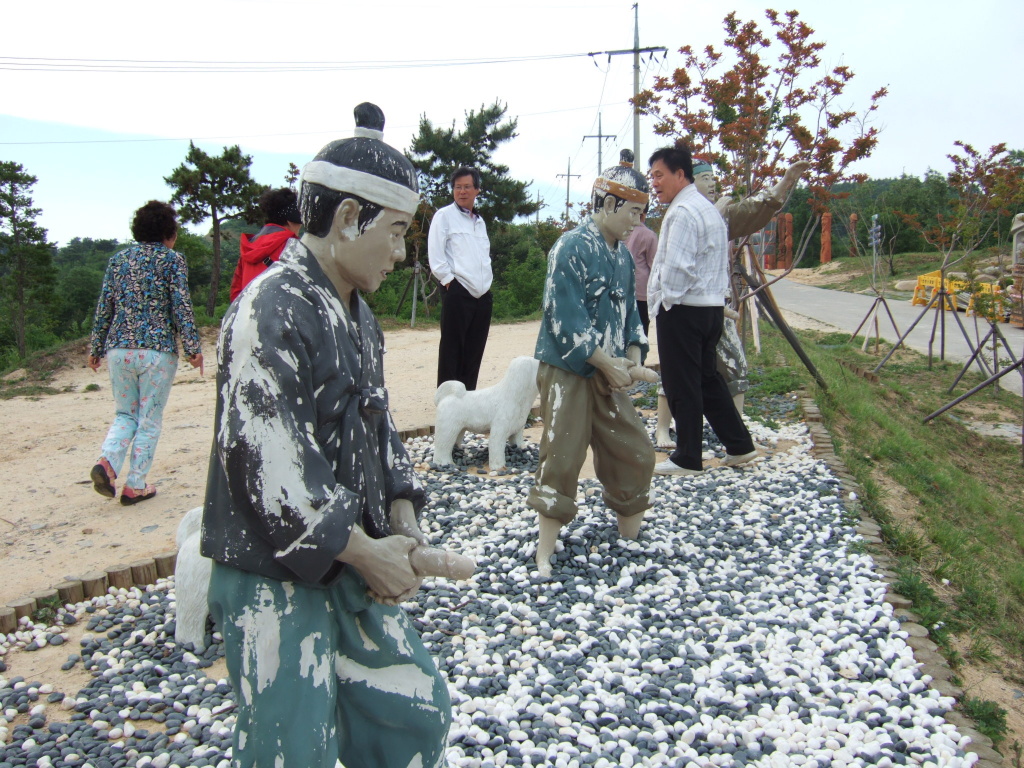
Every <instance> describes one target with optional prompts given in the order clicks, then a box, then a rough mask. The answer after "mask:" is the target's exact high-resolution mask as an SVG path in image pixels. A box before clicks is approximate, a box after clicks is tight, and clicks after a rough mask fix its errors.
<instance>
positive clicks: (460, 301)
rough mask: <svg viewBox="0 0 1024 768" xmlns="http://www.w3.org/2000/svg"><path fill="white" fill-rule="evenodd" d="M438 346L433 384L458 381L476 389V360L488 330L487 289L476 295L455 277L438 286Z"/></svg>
mask: <svg viewBox="0 0 1024 768" xmlns="http://www.w3.org/2000/svg"><path fill="white" fill-rule="evenodd" d="M441 296H442V298H441V345H440V347H439V349H438V352H437V384H438V386H440V385H441V382H444V381H451V380H453V379H454V380H456V381H461V382H462V383H463V384H465V385H466V389H467V390H471V389H476V380H477V377H478V376H479V375H480V361H481V360H483V358H484V347H486V346H487V333H488V332H489V331H490V329H491V309H492V305H493V303H494V298H493V297H492V296H491V292H490V291H488V292H487V293H485V294H484V295H483V296H481V297H480V298H474V296H473V294H471V293H470V292H469V291H467V290H466V288H465V286H463V285H462V283H460V282H459V281H458V280H456V279H453V280H452V281H451V282H450V283H448V288H447V289H445V288H442V289H441Z"/></svg>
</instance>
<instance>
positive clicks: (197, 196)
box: [164, 142, 266, 316]
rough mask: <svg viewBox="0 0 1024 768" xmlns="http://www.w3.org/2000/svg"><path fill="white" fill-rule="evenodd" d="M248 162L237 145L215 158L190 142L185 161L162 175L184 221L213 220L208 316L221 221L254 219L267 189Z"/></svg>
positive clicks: (218, 263)
mask: <svg viewBox="0 0 1024 768" xmlns="http://www.w3.org/2000/svg"><path fill="white" fill-rule="evenodd" d="M251 165H252V156H250V155H244V154H242V150H241V148H240V147H239V146H238V145H237V144H236V145H235V146H233V147H224V151H223V152H222V153H221V155H220V156H219V157H214V156H212V155H208V154H206V153H205V152H204V151H203V150H201V149H199V148H198V147H197V146H196V145H195V144H193V143H192V142H189V150H188V154H187V155H186V156H185V162H184V163H182V164H181V165H179V166H178V167H177V168H175V169H174V171H172V172H171V175H170V176H165V177H164V181H166V182H167V184H168V185H169V186H171V187H172V188H173V189H174V195H173V197H172V198H171V199H172V201H173V202H174V204H175V205H176V206H178V215H179V216H180V218H181V220H182V221H183V222H186V223H192V224H199V223H200V222H202V221H205V220H206V219H210V221H211V222H212V231H211V235H212V238H213V264H212V268H211V270H210V294H209V296H207V298H206V314H207V315H210V316H212V315H213V314H214V312H215V311H216V308H217V294H218V291H219V289H220V273H221V224H222V223H223V222H225V221H227V220H228V219H237V218H243V217H244V218H247V219H251V218H253V217H254V216H255V215H256V201H257V200H258V199H259V196H260V195H261V194H262V193H263V191H264V190H265V189H266V187H264V186H262V185H260V184H257V183H256V182H255V181H253V179H252V177H251V176H250V175H249V168H250V166H251Z"/></svg>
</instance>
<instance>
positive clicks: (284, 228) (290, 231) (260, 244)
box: [231, 187, 302, 301]
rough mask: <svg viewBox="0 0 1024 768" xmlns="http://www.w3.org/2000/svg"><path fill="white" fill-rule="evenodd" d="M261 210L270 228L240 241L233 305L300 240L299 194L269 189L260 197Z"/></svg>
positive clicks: (232, 293) (232, 287)
mask: <svg viewBox="0 0 1024 768" xmlns="http://www.w3.org/2000/svg"><path fill="white" fill-rule="evenodd" d="M260 210H261V211H263V215H264V218H265V219H266V224H264V225H263V229H261V230H260V231H259V232H257V233H256V234H255V235H247V234H243V235H242V237H241V239H240V240H239V241H238V247H239V250H240V251H241V254H240V255H239V257H238V266H237V267H235V275H234V277H233V278H231V301H234V300H235V299H236V298H237V297H238V294H240V293H241V292H242V289H243V288H245V286H247V285H248V284H249V283H251V282H252V281H253V279H254V278H255V277H256V276H257V275H258V274H260V273H261V272H262V271H263V270H265V269H266V268H267V267H269V266H270V265H271V264H273V263H274V262H275V261H277V260H278V258H280V256H281V251H283V250H284V247H285V245H286V244H287V242H288V241H289V240H290V239H291V238H293V237H298V236H299V229H301V227H302V224H301V223H300V218H301V217H300V216H299V204H298V197H297V196H296V194H295V190H292V189H288V187H284V188H282V189H268V190H267V191H266V192H264V193H263V195H262V196H261V197H260Z"/></svg>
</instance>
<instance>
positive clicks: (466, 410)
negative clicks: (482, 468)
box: [434, 357, 539, 470]
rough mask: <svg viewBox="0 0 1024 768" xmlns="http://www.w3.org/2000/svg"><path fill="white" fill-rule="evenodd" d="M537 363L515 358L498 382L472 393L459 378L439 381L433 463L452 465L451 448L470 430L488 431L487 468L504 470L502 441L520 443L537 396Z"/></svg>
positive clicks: (523, 358) (519, 444)
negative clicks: (457, 379)
mask: <svg viewBox="0 0 1024 768" xmlns="http://www.w3.org/2000/svg"><path fill="white" fill-rule="evenodd" d="M538 364H539V363H538V361H537V360H536V359H534V358H532V357H517V358H515V359H514V360H513V361H512V362H511V363H509V366H508V371H506V372H505V377H504V378H503V379H502V380H501V381H499V382H498V383H497V384H495V385H494V386H493V387H487V388H486V389H477V390H474V391H472V392H467V391H466V387H465V385H464V384H463V383H462V382H461V381H446V382H443V383H442V384H441V386H439V387H438V388H437V393H436V394H435V395H434V404H435V405H436V406H437V416H436V418H435V421H434V423H435V425H436V426H435V427H434V462H435V463H437V464H442V465H444V464H452V463H453V462H452V449H454V448H455V446H456V444H457V443H461V442H462V435H463V434H464V433H465V432H466V431H467V430H472V431H474V432H490V443H489V449H490V467H491V469H492V470H501V469H504V468H505V443H506V442H513V443H515V444H516V445H517V446H519V447H520V448H521V447H522V446H523V425H524V424H526V417H527V416H529V415H530V409H531V408H532V407H533V401H534V400H535V399H536V398H537V366H538Z"/></svg>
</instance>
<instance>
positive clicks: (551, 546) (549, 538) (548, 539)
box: [536, 515, 562, 579]
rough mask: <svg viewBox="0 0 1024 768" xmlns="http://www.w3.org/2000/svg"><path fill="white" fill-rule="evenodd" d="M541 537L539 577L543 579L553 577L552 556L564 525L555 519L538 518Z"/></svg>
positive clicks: (538, 564)
mask: <svg viewBox="0 0 1024 768" xmlns="http://www.w3.org/2000/svg"><path fill="white" fill-rule="evenodd" d="M537 524H538V528H539V529H540V535H539V536H538V537H537V555H536V558H537V575H538V576H540V577H541V578H543V579H547V578H550V577H551V556H552V555H554V554H555V543H556V542H557V541H558V532H559V531H560V530H562V524H561V522H559V521H558V520H555V519H554V518H553V517H544V516H543V515H540V516H539V517H538V518H537Z"/></svg>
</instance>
